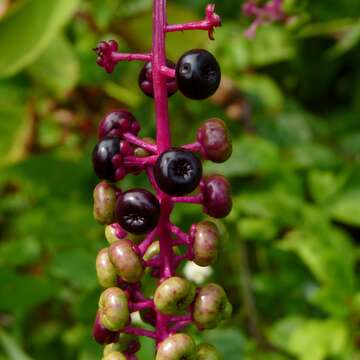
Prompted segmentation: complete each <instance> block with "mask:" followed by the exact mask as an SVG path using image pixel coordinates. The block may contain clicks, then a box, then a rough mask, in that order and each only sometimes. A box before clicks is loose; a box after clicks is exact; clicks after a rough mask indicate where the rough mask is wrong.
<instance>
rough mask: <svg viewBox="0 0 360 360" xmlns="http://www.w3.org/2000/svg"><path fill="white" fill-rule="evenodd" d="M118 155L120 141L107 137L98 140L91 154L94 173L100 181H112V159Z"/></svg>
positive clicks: (113, 168) (113, 175)
mask: <svg viewBox="0 0 360 360" xmlns="http://www.w3.org/2000/svg"><path fill="white" fill-rule="evenodd" d="M119 153H120V139H119V138H118V137H107V138H104V139H102V140H100V141H99V142H98V143H97V144H96V146H95V148H94V150H93V153H92V161H93V166H94V171H95V173H96V175H97V176H98V177H99V178H100V179H104V180H109V181H114V180H115V173H116V168H115V166H114V164H113V162H112V160H113V157H114V156H115V155H117V154H119Z"/></svg>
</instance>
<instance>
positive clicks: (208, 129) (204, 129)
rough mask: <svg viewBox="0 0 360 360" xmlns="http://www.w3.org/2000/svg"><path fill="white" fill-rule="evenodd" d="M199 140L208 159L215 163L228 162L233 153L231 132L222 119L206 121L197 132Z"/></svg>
mask: <svg viewBox="0 0 360 360" xmlns="http://www.w3.org/2000/svg"><path fill="white" fill-rule="evenodd" d="M197 140H198V142H199V143H200V144H201V145H202V147H203V149H204V151H205V155H206V157H207V158H208V159H209V160H211V161H213V162H215V163H222V162H224V161H226V160H227V159H228V158H229V157H230V155H231V153H232V144H231V139H230V134H229V130H228V128H227V126H226V125H225V123H224V122H223V121H222V120H220V119H210V120H208V121H206V122H205V123H204V124H203V125H202V126H201V127H200V128H199V129H198V131H197Z"/></svg>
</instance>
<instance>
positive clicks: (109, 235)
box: [105, 225, 121, 245]
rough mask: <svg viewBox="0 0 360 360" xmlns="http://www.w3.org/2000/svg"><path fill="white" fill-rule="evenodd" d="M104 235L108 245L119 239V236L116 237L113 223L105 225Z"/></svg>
mask: <svg viewBox="0 0 360 360" xmlns="http://www.w3.org/2000/svg"><path fill="white" fill-rule="evenodd" d="M105 237H106V240H107V241H108V243H109V244H110V245H111V244H112V243H114V242H115V241H118V240H121V239H120V238H119V237H117V235H116V228H115V227H114V226H113V225H107V226H105Z"/></svg>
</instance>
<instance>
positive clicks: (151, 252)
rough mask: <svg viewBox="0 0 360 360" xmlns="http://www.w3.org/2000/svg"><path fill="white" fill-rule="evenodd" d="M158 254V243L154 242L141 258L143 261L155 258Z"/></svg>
mask: <svg viewBox="0 0 360 360" xmlns="http://www.w3.org/2000/svg"><path fill="white" fill-rule="evenodd" d="M159 254H160V242H159V241H154V242H153V243H152V244H151V245H150V246H149V247H148V248H147V249H146V252H145V254H144V256H143V259H144V260H145V261H149V260H151V259H153V258H154V257H155V256H157V255H159Z"/></svg>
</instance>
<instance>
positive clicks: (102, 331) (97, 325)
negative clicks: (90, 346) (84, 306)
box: [93, 313, 119, 344]
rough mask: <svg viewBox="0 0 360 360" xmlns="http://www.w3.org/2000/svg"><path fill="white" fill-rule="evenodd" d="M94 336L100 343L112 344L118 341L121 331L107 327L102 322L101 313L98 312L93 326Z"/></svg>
mask: <svg viewBox="0 0 360 360" xmlns="http://www.w3.org/2000/svg"><path fill="white" fill-rule="evenodd" d="M93 337H94V339H95V341H96V342H98V343H99V344H110V343H115V342H117V341H118V338H119V332H117V331H110V330H108V329H106V328H105V326H103V325H102V324H101V322H100V316H99V313H97V314H96V318H95V321H94V326H93Z"/></svg>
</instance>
